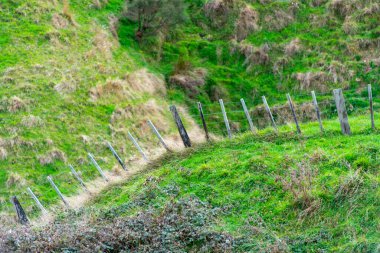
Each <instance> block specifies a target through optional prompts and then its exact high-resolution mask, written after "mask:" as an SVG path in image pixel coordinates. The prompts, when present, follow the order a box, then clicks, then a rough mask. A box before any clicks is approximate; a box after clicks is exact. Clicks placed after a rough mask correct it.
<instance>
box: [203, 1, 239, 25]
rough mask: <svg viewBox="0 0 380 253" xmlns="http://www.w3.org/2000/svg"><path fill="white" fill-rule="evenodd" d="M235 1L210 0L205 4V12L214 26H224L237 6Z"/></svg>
mask: <svg viewBox="0 0 380 253" xmlns="http://www.w3.org/2000/svg"><path fill="white" fill-rule="evenodd" d="M234 2H235V1H234V0H209V1H207V3H206V4H205V5H204V11H205V14H206V16H207V17H208V18H209V19H210V20H211V22H212V24H213V25H214V26H216V27H220V26H223V25H225V24H226V23H227V21H228V17H229V15H231V12H232V11H233V9H234V7H235V3H234Z"/></svg>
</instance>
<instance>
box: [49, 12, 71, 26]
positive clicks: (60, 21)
mask: <svg viewBox="0 0 380 253" xmlns="http://www.w3.org/2000/svg"><path fill="white" fill-rule="evenodd" d="M51 22H52V23H53V26H54V27H55V28H57V29H63V28H66V27H67V26H68V25H69V21H68V20H67V19H66V18H65V17H64V16H62V15H61V14H58V13H54V14H53V16H52V18H51Z"/></svg>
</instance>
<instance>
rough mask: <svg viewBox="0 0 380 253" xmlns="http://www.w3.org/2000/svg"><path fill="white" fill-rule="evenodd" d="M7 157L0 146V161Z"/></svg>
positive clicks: (5, 151) (4, 150)
mask: <svg viewBox="0 0 380 253" xmlns="http://www.w3.org/2000/svg"><path fill="white" fill-rule="evenodd" d="M7 157H8V152H7V150H6V149H5V148H4V147H1V145H0V160H5V159H7Z"/></svg>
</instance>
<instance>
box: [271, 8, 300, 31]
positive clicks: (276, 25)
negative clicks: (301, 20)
mask: <svg viewBox="0 0 380 253" xmlns="http://www.w3.org/2000/svg"><path fill="white" fill-rule="evenodd" d="M264 21H265V24H266V27H267V28H268V30H271V31H280V30H282V29H284V28H285V27H286V26H288V25H289V24H291V23H293V22H294V17H293V14H292V13H287V12H285V11H284V10H275V11H274V13H273V14H269V15H267V16H265V18H264Z"/></svg>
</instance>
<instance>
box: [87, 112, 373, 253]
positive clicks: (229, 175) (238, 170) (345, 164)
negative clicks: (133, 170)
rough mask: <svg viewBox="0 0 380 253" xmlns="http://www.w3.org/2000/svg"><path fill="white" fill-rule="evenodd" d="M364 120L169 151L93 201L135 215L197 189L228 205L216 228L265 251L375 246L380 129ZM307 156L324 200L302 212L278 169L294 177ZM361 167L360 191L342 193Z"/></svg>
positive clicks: (247, 247)
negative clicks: (278, 245) (281, 246)
mask: <svg viewBox="0 0 380 253" xmlns="http://www.w3.org/2000/svg"><path fill="white" fill-rule="evenodd" d="M365 121H367V118H363V117H357V118H352V119H351V120H350V122H351V126H352V129H353V133H354V134H353V135H352V136H343V135H341V134H340V131H339V125H338V123H337V122H336V121H328V122H325V129H326V133H325V134H319V133H318V125H317V124H314V123H313V124H303V125H302V130H303V131H304V134H303V135H302V136H298V135H296V134H292V133H291V132H289V129H287V128H286V127H281V128H280V134H279V135H276V134H274V133H273V132H272V131H271V130H270V129H265V130H262V131H261V132H260V133H259V135H257V136H253V135H252V134H244V135H239V136H236V137H235V138H234V139H232V140H225V141H222V142H215V143H212V144H205V145H201V146H200V147H196V148H193V149H190V150H188V151H186V152H185V153H181V154H173V155H168V156H167V157H164V158H163V159H162V160H160V161H158V162H156V163H155V164H154V165H153V167H152V166H148V168H149V169H148V170H146V171H145V172H142V173H140V174H139V175H137V176H134V177H133V178H132V179H131V180H128V181H127V182H124V183H123V184H120V185H118V186H115V187H112V188H110V189H108V190H107V191H104V192H102V193H101V194H100V195H99V196H98V197H96V198H95V200H94V201H92V202H91V203H90V204H89V207H90V208H91V209H90V210H93V209H92V208H95V209H98V210H100V212H101V213H106V214H107V213H108V214H112V213H114V214H116V215H122V216H124V215H126V216H130V215H133V214H135V213H136V212H138V211H140V210H141V211H142V210H143V209H145V208H147V207H150V208H154V209H157V210H161V209H162V208H164V207H165V205H166V203H168V202H169V201H172V200H173V199H174V200H175V199H180V198H182V197H185V196H196V197H198V198H200V199H201V200H202V201H205V202H207V203H210V204H211V206H212V207H219V208H221V209H222V210H224V211H223V212H222V214H221V215H219V216H218V223H217V225H216V226H215V227H214V229H215V230H220V231H224V232H226V233H230V234H232V235H233V236H234V237H236V238H246V239H247V238H248V239H247V241H244V240H243V241H244V243H242V244H239V246H238V248H237V249H236V250H238V251H244V252H247V251H250V252H256V251H258V250H265V249H269V247H270V246H271V245H272V246H273V244H274V243H275V242H276V241H277V242H278V240H282V241H284V242H286V245H287V246H286V247H287V249H288V250H290V251H291V252H321V251H324V252H375V251H376V250H377V249H378V247H379V244H378V243H379V236H380V234H379V230H378V228H379V224H380V223H379V222H380V220H379V216H378V213H379V212H380V203H379V197H380V191H379V183H380V181H379V171H378V168H379V165H380V162H379V160H378V156H379V154H380V144H379V142H378V140H379V138H380V136H379V132H378V131H372V130H365V129H368V126H367V127H365V126H363V122H365ZM379 123H380V122H379ZM301 161H304V162H306V163H308V164H310V166H311V168H312V169H314V170H315V171H316V174H315V176H313V180H312V182H313V183H312V196H313V197H314V198H315V199H317V200H319V201H320V207H319V208H317V209H316V210H315V211H314V212H312V213H311V214H310V215H307V216H305V217H303V218H300V215H301V214H302V212H303V210H304V209H303V208H302V207H300V206H299V203H297V202H296V201H295V199H294V197H293V196H292V194H291V193H290V192H289V191H286V190H284V188H283V187H282V185H281V183H280V182H278V181H276V177H278V176H279V177H281V178H283V179H284V178H286V179H288V178H289V177H290V171H291V170H293V169H296V168H297V167H296V164H297V163H299V162H301ZM355 171H359V172H358V173H359V178H360V179H356V180H358V181H355V183H358V189H357V191H355V192H353V193H352V194H347V195H345V196H343V197H337V191H338V189H339V187H341V186H342V185H343V183H344V182H345V180H347V179H348V177H349V175H352V174H353V173H354V172H355ZM147 178H154V179H155V180H157V181H156V182H157V186H152V187H153V188H152V189H150V188H149V185H150V184H149V183H146V180H147ZM151 180H152V179H150V180H149V181H151ZM153 182H154V181H153ZM351 187H353V188H354V186H351ZM173 189H176V190H174V192H176V193H172V191H173ZM351 190H353V189H351ZM141 196H145V198H144V200H145V201H146V202H145V204H144V205H143V206H140V207H139V206H138V205H137V207H136V206H135V205H133V203H134V201H136V199H141ZM252 229H253V230H254V229H256V230H258V232H256V233H253V232H252ZM252 233H253V234H252Z"/></svg>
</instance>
